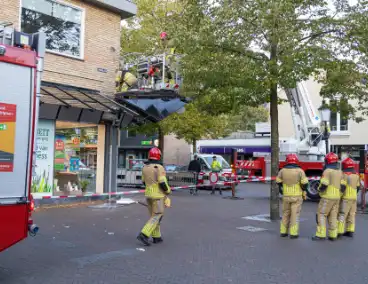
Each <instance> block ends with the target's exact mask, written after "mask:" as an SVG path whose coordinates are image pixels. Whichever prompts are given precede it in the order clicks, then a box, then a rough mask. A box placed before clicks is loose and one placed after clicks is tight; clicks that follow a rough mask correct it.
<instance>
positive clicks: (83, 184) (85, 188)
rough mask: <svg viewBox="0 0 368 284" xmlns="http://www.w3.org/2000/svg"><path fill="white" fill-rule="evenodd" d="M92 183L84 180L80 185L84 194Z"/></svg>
mask: <svg viewBox="0 0 368 284" xmlns="http://www.w3.org/2000/svg"><path fill="white" fill-rule="evenodd" d="M89 184H90V182H89V181H88V180H86V179H82V180H81V181H80V182H79V185H80V187H81V190H82V192H86V191H87V187H88V186H89Z"/></svg>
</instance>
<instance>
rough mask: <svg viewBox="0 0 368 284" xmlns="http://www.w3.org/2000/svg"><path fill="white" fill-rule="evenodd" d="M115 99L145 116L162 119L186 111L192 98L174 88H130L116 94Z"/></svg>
mask: <svg viewBox="0 0 368 284" xmlns="http://www.w3.org/2000/svg"><path fill="white" fill-rule="evenodd" d="M115 100H116V101H117V102H118V103H119V104H121V105H123V106H125V107H127V108H129V109H132V110H134V111H136V112H138V113H140V114H141V115H143V116H149V117H151V118H153V119H155V120H156V121H161V120H163V119H165V118H166V117H168V116H169V115H170V114H173V113H175V112H182V111H184V108H185V105H186V104H188V103H189V102H190V99H188V98H185V97H182V96H180V95H179V94H178V92H177V91H174V90H159V91H152V90H150V91H149V92H147V91H144V90H143V91H142V90H130V91H127V92H121V93H117V94H115Z"/></svg>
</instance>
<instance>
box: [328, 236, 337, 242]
mask: <svg viewBox="0 0 368 284" xmlns="http://www.w3.org/2000/svg"><path fill="white" fill-rule="evenodd" d="M328 240H329V241H331V242H334V241H337V238H331V237H328Z"/></svg>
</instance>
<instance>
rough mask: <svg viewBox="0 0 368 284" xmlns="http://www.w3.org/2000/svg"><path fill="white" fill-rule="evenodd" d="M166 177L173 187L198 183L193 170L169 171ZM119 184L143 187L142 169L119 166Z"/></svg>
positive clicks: (120, 185)
mask: <svg viewBox="0 0 368 284" xmlns="http://www.w3.org/2000/svg"><path fill="white" fill-rule="evenodd" d="M166 178H167V181H168V183H169V185H170V186H171V187H177V186H186V185H195V184H197V175H196V174H195V173H193V172H187V171H185V172H167V173H166ZM117 186H118V187H120V188H121V187H137V188H143V187H144V186H143V182H142V171H141V170H132V169H123V168H119V169H118V171H117Z"/></svg>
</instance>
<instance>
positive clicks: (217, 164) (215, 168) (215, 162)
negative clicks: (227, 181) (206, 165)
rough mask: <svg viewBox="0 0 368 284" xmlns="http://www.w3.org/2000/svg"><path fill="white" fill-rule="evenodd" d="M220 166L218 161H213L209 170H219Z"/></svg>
mask: <svg viewBox="0 0 368 284" xmlns="http://www.w3.org/2000/svg"><path fill="white" fill-rule="evenodd" d="M221 169H222V167H221V164H220V162H219V161H217V160H216V161H213V162H212V164H211V170H212V171H213V172H219V171H221Z"/></svg>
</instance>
